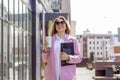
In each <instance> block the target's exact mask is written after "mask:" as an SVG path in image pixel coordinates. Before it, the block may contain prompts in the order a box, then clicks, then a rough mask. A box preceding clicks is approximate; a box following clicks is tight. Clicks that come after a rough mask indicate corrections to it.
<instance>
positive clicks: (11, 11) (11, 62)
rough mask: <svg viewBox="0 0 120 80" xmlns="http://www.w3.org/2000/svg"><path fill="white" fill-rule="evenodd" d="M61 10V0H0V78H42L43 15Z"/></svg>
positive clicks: (44, 21) (31, 79) (20, 79)
mask: <svg viewBox="0 0 120 80" xmlns="http://www.w3.org/2000/svg"><path fill="white" fill-rule="evenodd" d="M66 5H67V3H66ZM61 12H62V0H0V79H1V80H4V79H6V80H41V76H40V75H41V50H42V48H43V41H44V37H45V33H46V32H45V26H46V20H47V19H46V17H45V15H46V13H61ZM41 14H42V16H41ZM61 14H62V13H61ZM68 14H70V12H66V14H65V15H66V16H67V18H68V19H69V21H70V15H69V16H68ZM58 15H59V14H57V16H58ZM51 17H52V16H51ZM53 17H54V16H53Z"/></svg>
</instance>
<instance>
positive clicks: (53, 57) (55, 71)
mask: <svg viewBox="0 0 120 80" xmlns="http://www.w3.org/2000/svg"><path fill="white" fill-rule="evenodd" d="M51 36H52V47H51V48H47V43H46V42H45V44H44V46H45V47H44V49H43V53H42V59H43V62H45V63H46V68H45V78H46V80H76V65H75V63H80V62H81V61H82V58H81V55H80V52H79V49H78V43H77V40H76V39H75V38H74V37H72V36H70V25H69V24H68V23H67V20H66V19H65V18H64V17H63V16H59V17H57V18H56V19H55V20H54V22H53V26H52V29H51ZM66 42H73V43H74V50H73V51H74V55H68V54H67V53H65V52H61V51H60V50H61V49H60V46H61V43H66ZM61 60H66V62H67V63H72V64H73V65H67V66H61Z"/></svg>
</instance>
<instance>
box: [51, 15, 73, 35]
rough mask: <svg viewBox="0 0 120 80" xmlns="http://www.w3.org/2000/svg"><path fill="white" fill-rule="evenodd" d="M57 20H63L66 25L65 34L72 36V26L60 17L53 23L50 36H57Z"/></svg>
mask: <svg viewBox="0 0 120 80" xmlns="http://www.w3.org/2000/svg"><path fill="white" fill-rule="evenodd" d="M57 19H62V20H63V21H64V22H65V24H66V30H65V33H66V34H70V33H71V29H70V24H69V23H68V21H67V20H66V19H65V17H64V16H59V17H57V18H55V19H54V21H53V25H52V27H51V30H50V35H51V36H53V35H55V34H57V30H56V28H55V27H56V24H55V22H56V21H57Z"/></svg>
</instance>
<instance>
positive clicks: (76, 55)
mask: <svg viewBox="0 0 120 80" xmlns="http://www.w3.org/2000/svg"><path fill="white" fill-rule="evenodd" d="M73 42H74V55H69V60H68V61H67V63H80V62H81V61H82V56H81V54H80V48H79V45H78V41H77V39H73Z"/></svg>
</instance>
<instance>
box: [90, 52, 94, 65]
mask: <svg viewBox="0 0 120 80" xmlns="http://www.w3.org/2000/svg"><path fill="white" fill-rule="evenodd" d="M93 61H94V52H90V62H91V63H92V62H93Z"/></svg>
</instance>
